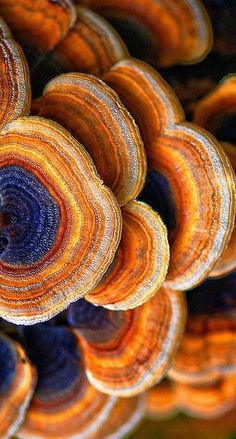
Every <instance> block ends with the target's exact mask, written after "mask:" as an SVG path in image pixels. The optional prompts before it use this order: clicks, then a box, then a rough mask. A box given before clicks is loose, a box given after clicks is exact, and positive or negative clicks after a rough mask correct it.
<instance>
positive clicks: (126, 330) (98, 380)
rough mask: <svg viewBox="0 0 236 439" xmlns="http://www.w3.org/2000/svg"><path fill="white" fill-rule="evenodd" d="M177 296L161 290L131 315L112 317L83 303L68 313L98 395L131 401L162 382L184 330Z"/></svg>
mask: <svg viewBox="0 0 236 439" xmlns="http://www.w3.org/2000/svg"><path fill="white" fill-rule="evenodd" d="M185 313H186V309H185V301H184V297H183V295H182V294H181V293H179V292H176V291H170V290H166V289H160V290H159V291H158V294H156V296H154V297H153V298H152V299H150V300H149V301H148V302H146V303H145V304H144V305H141V306H139V307H137V308H135V309H134V310H129V311H117V312H114V311H110V310H107V309H105V308H102V307H94V306H93V305H91V304H89V303H88V302H86V301H84V300H80V301H78V302H77V303H76V304H73V305H71V307H70V308H69V317H68V318H69V323H70V324H71V325H72V326H73V327H75V328H77V334H78V339H79V340H80V343H81V346H82V348H83V352H84V357H85V365H86V369H87V376H88V379H89V381H90V382H91V383H92V384H93V385H94V386H95V387H96V388H97V389H98V390H100V391H101V392H104V393H107V394H110V395H115V396H121V397H130V396H135V395H137V394H139V393H141V392H142V391H143V390H145V389H147V388H148V387H150V386H151V385H153V384H154V383H155V382H157V381H158V380H160V379H161V378H162V377H163V376H164V375H165V374H166V373H167V371H168V369H169V368H170V366H171V363H172V362H173V359H174V356H175V353H176V350H177V347H178V345H179V343H180V339H181V337H182V333H183V329H184V324H185Z"/></svg>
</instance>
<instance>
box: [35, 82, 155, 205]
mask: <svg viewBox="0 0 236 439" xmlns="http://www.w3.org/2000/svg"><path fill="white" fill-rule="evenodd" d="M37 107H38V115H39V116H43V117H47V118H49V119H53V120H55V121H56V122H59V123H61V124H62V125H63V126H64V127H65V128H67V130H68V131H70V132H71V133H72V134H73V136H74V137H75V138H76V139H78V140H79V141H80V142H81V143H82V144H83V145H84V146H85V148H86V149H87V151H88V152H89V154H90V155H91V157H92V159H93V161H94V163H95V166H96V168H97V170H98V172H99V174H100V176H101V177H102V179H103V180H104V182H105V184H106V185H107V186H109V187H110V188H111V190H112V191H113V193H114V194H115V196H116V198H117V200H118V202H119V204H120V205H124V204H126V203H127V202H129V201H131V200H132V199H133V198H135V197H136V196H137V195H138V194H139V192H140V191H141V189H142V187H143V184H144V180H145V177H146V157H145V152H144V147H143V142H142V139H141V137H140V134H139V130H138V128H137V126H136V124H135V122H134V120H133V118H132V117H131V116H130V114H129V113H128V111H127V110H126V108H125V107H124V106H123V105H122V103H121V102H120V99H119V97H118V96H117V94H116V93H115V92H114V91H113V90H112V89H111V88H110V87H108V86H107V85H106V84H105V83H103V82H102V81H101V80H99V79H98V78H95V77H92V76H89V75H86V74H80V73H68V74H64V75H60V76H58V77H57V78H55V79H53V80H52V81H50V82H49V84H48V85H47V86H46V88H45V90H44V93H43V96H42V97H41V98H39V100H38V101H37Z"/></svg>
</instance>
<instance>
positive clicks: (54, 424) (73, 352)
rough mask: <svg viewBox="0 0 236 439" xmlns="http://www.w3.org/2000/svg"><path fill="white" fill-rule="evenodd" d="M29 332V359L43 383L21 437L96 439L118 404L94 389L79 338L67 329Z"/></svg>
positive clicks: (38, 328) (40, 328)
mask: <svg viewBox="0 0 236 439" xmlns="http://www.w3.org/2000/svg"><path fill="white" fill-rule="evenodd" d="M24 332H25V339H26V343H27V350H28V353H29V356H30V358H31V361H33V363H34V364H35V365H36V366H37V370H38V382H37V387H36V390H35V393H34V396H33V398H32V401H31V404H30V407H29V409H28V410H27V413H26V416H25V420H24V422H23V424H22V426H21V428H20V430H19V432H18V433H17V436H18V437H19V438H24V439H26V438H27V439H30V438H31V439H32V438H34V439H36V438H44V439H47V438H48V439H49V438H50V439H54V438H62V437H63V439H66V438H72V437H81V438H83V439H90V438H93V437H94V436H93V434H94V433H95V432H97V429H99V428H100V427H101V426H102V425H103V423H105V421H106V418H107V417H108V416H109V415H110V413H111V410H112V409H113V407H114V406H115V404H116V398H115V397H109V396H107V395H103V394H102V393H100V392H98V391H97V390H96V389H95V388H94V387H92V386H91V384H89V382H88V380H87V378H86V376H85V372H84V368H83V361H82V359H81V356H80V352H79V347H78V344H77V342H76V338H75V336H74V335H73V333H72V332H71V331H69V330H68V329H67V328H65V327H53V326H51V327H50V326H46V325H45V326H44V325H43V324H40V325H36V326H33V327H31V328H26V329H25V330H24ZM78 420H79V422H78Z"/></svg>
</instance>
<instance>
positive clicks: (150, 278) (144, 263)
mask: <svg viewBox="0 0 236 439" xmlns="http://www.w3.org/2000/svg"><path fill="white" fill-rule="evenodd" d="M121 212H122V218H123V229H122V235H121V242H120V244H119V247H118V250H117V252H116V256H115V258H114V260H113V262H112V264H111V266H110V267H109V269H108V271H107V273H105V275H104V276H103V278H102V280H101V281H100V282H99V284H98V285H97V287H96V288H95V289H93V290H92V291H90V293H89V294H87V296H86V299H87V300H88V301H90V302H91V303H93V304H95V305H102V306H105V307H106V308H109V309H113V310H119V309H124V310H125V309H130V308H136V306H139V305H142V304H143V303H145V302H146V301H147V300H148V299H150V297H152V296H154V294H156V293H157V294H158V289H159V288H160V287H161V285H162V284H163V282H164V280H165V277H166V273H167V269H168V264H169V245H168V240H167V230H166V227H165V226H164V224H163V222H162V220H161V218H160V216H159V215H158V214H157V213H156V212H155V211H154V210H152V209H151V208H150V207H149V206H148V205H147V204H144V203H141V202H140V201H132V202H130V203H129V204H127V205H126V206H124V207H122V209H121Z"/></svg>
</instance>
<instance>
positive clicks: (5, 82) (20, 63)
mask: <svg viewBox="0 0 236 439" xmlns="http://www.w3.org/2000/svg"><path fill="white" fill-rule="evenodd" d="M0 68H1V75H0V88H1V94H0V108H1V112H0V129H2V128H3V127H4V125H6V124H7V123H9V122H11V121H12V120H14V119H17V117H19V116H24V115H28V114H29V109H30V97H31V92H30V82H29V72H28V66H27V63H26V61H25V57H24V54H23V51H22V49H21V47H20V46H19V45H18V44H17V43H16V42H15V41H14V40H13V38H12V35H11V32H10V30H9V29H8V27H7V25H6V24H5V23H4V21H3V20H2V19H1V18H0Z"/></svg>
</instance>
